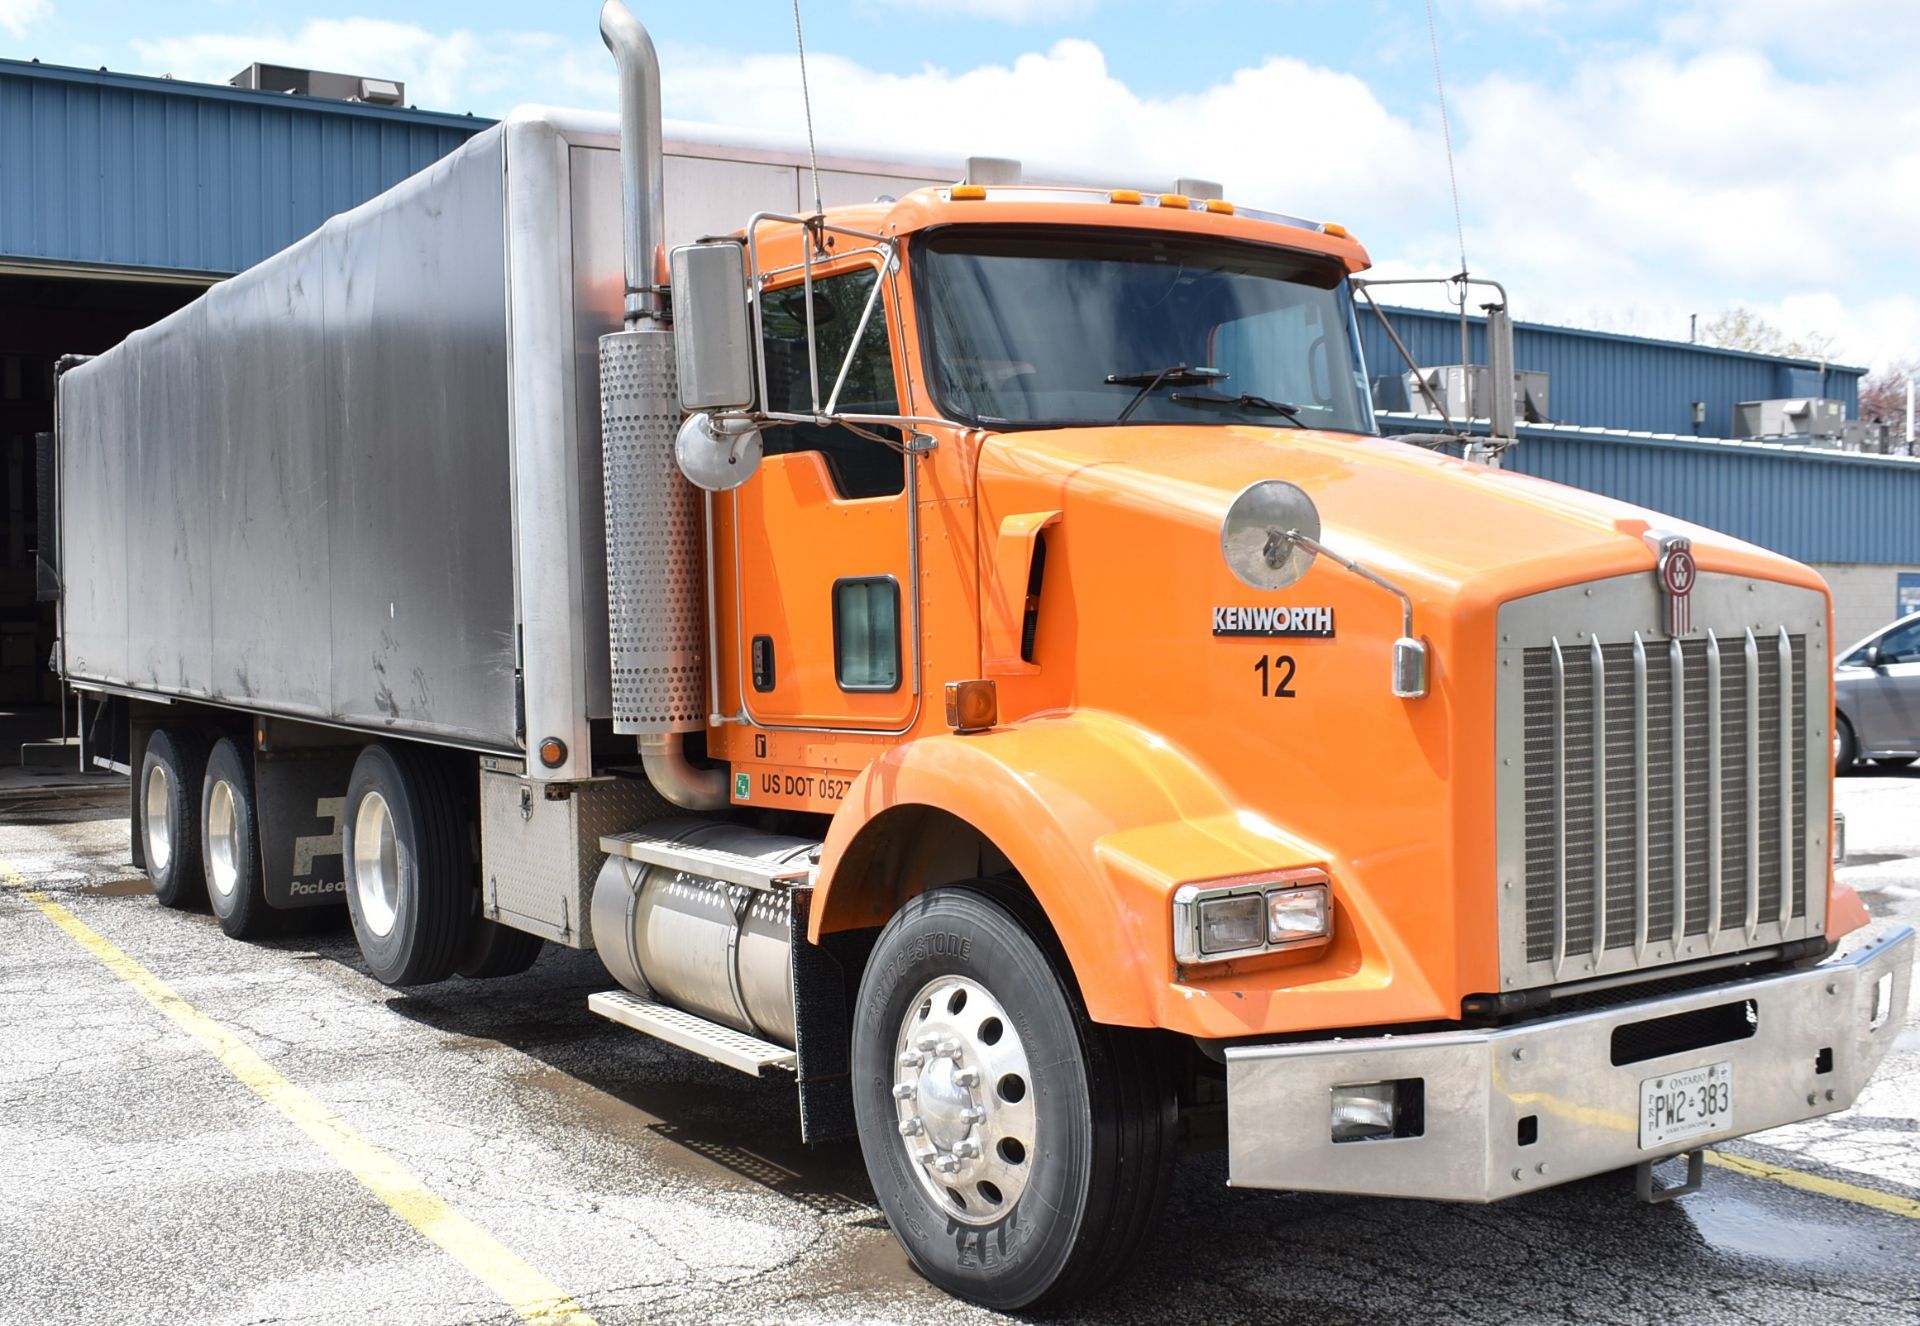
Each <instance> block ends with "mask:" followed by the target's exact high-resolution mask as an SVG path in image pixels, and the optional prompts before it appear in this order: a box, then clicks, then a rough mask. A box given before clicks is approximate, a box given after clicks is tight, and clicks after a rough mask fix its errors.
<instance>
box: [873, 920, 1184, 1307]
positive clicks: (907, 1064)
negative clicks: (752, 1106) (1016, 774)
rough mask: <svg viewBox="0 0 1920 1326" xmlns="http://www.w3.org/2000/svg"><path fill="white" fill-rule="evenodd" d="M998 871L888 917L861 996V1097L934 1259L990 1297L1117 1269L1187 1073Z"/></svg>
mask: <svg viewBox="0 0 1920 1326" xmlns="http://www.w3.org/2000/svg"><path fill="white" fill-rule="evenodd" d="M991 887H992V886H990V885H967V886H961V887H956V888H946V889H938V890H935V891H934V892H931V893H928V894H924V895H922V896H921V897H918V898H915V899H913V900H912V901H910V902H908V903H907V905H906V906H905V907H903V908H902V909H901V910H900V911H899V913H897V914H896V915H895V916H894V918H893V919H892V920H891V921H889V922H888V923H887V925H886V927H885V929H883V930H882V931H881V932H880V937H879V940H878V941H877V942H876V944H875V946H874V950H873V955H872V957H871V958H870V960H869V961H868V963H867V967H866V971H865V973H864V975H863V976H862V979H861V984H860V998H859V1004H858V1006H857V1007H856V1009H855V1011H854V1025H853V1081H854V1114H855V1119H856V1121H857V1123H858V1127H859V1134H860V1149H861V1152H862V1154H863V1155H864V1157H865V1159H866V1164H867V1172H868V1175H869V1177H870V1178H871V1179H872V1181H873V1187H874V1193H875V1195H876V1196H877V1197H878V1198H879V1201H880V1207H881V1209H882V1210H883V1211H884V1212H885V1213H886V1217H887V1222H888V1224H890V1225H891V1226H892V1228H893V1231H894V1234H895V1235H896V1237H898V1238H899V1240H900V1242H901V1244H902V1245H904V1247H905V1248H906V1251H907V1255H908V1256H909V1257H910V1258H911V1259H912V1260H913V1263H914V1265H915V1266H917V1267H918V1268H919V1270H920V1272H921V1274H923V1275H925V1276H926V1277H927V1279H928V1280H930V1281H932V1282H933V1283H934V1284H936V1285H938V1286H939V1287H940V1288H942V1289H944V1290H946V1291H947V1292H949V1293H952V1294H955V1295H958V1296H959V1297H962V1298H966V1299H969V1300H971V1301H973V1302H975V1303H979V1304H981V1305H983V1306H986V1307H990V1308H997V1309H1002V1310H1009V1309H1016V1308H1022V1307H1028V1306H1031V1305H1033V1304H1035V1303H1038V1302H1040V1301H1041V1300H1043V1299H1066V1298H1071V1297H1074V1296H1076V1295H1078V1294H1082V1293H1085V1292H1086V1291H1087V1290H1089V1289H1091V1288H1093V1287H1094V1286H1096V1285H1098V1284H1100V1283H1102V1282H1103V1281H1105V1280H1107V1279H1109V1278H1111V1277H1112V1276H1113V1275H1115V1274H1116V1273H1118V1272H1119V1271H1120V1270H1121V1269H1122V1267H1123V1266H1124V1265H1125V1263H1126V1262H1127V1260H1128V1259H1129V1258H1130V1257H1131V1256H1132V1254H1133V1253H1134V1252H1135V1251H1136V1250H1137V1249H1138V1247H1139V1245H1140V1243H1141V1241H1142V1240H1143V1239H1144V1237H1145V1236H1146V1234H1147V1232H1148V1231H1149V1229H1150V1228H1151V1226H1152V1224H1153V1221H1154V1218H1155V1217H1156V1216H1157V1214H1158V1211H1159V1207H1160V1205H1161V1203H1162V1201H1163V1200H1164V1198H1165V1195H1166V1186H1167V1181H1168V1178H1169V1176H1170V1167H1171V1161H1172V1152H1173V1130H1174V1122H1175V1109H1174V1095H1173V1086H1172V1077H1171V1075H1170V1074H1169V1073H1168V1072H1167V1071H1165V1068H1164V1065H1163V1062H1162V1059H1161V1056H1160V1054H1159V1053H1158V1042H1157V1041H1156V1040H1154V1039H1153V1038H1152V1033H1148V1032H1139V1031H1131V1030H1127V1029H1123V1028H1110V1027H1101V1026H1096V1025H1095V1024H1093V1023H1091V1022H1089V1021H1088V1020H1087V1018H1086V1014H1085V1012H1084V1011H1083V1010H1082V1008H1081V1006H1080V1001H1079V997H1078V995H1077V993H1076V992H1075V991H1074V990H1073V989H1072V988H1071V985H1070V984H1069V982H1068V981H1067V980H1065V979H1063V976H1062V972H1063V970H1064V962H1063V960H1062V959H1061V958H1060V957H1059V956H1058V955H1057V953H1055V952H1054V951H1052V945H1051V943H1050V942H1049V937H1048V936H1047V935H1046V931H1045V928H1044V922H1043V921H1042V920H1041V919H1040V918H1039V917H1038V915H1037V913H1035V912H1034V911H1033V910H1032V909H1031V908H1030V907H1028V906H1026V905H1024V900H1021V899H1012V898H1009V899H1007V900H1006V901H1005V902H1003V901H1001V900H1000V899H999V898H998V897H995V896H992V894H990V892H989V891H988V890H989V889H991Z"/></svg>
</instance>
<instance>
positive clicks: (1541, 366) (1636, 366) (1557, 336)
mask: <svg viewBox="0 0 1920 1326" xmlns="http://www.w3.org/2000/svg"><path fill="white" fill-rule="evenodd" d="M1384 312H1385V313H1386V314H1387V317H1388V318H1389V319H1390V320H1391V321H1392V323H1393V328H1394V330H1395V331H1396V332H1398V333H1399V334H1400V339H1401V341H1402V342H1404V343H1405V344H1406V347H1407V349H1408V350H1409V351H1411V352H1412V354H1413V357H1414V360H1415V362H1417V363H1419V364H1422V365H1425V366H1432V365H1436V364H1457V363H1459V362H1460V315H1459V314H1457V313H1439V312H1434V311H1432V310H1430V309H1412V308H1386V309H1384ZM1467 332H1468V341H1469V345H1470V347H1471V353H1472V357H1473V358H1472V362H1474V363H1476V364H1484V363H1486V362H1487V328H1486V319H1485V318H1482V317H1469V318H1468V319H1467ZM1360 339H1361V343H1362V344H1363V345H1364V346H1365V348H1366V353H1367V365H1368V367H1369V369H1370V371H1372V372H1373V373H1375V374H1393V373H1398V372H1400V371H1401V370H1402V369H1404V368H1405V367H1406V361H1405V360H1403V359H1402V358H1401V357H1400V352H1399V351H1398V350H1397V349H1395V348H1394V345H1393V341H1392V340H1391V338H1389V337H1388V335H1387V333H1386V330H1385V329H1384V328H1383V327H1381V325H1380V320H1379V319H1378V318H1377V317H1375V316H1374V315H1373V313H1372V312H1371V311H1369V310H1368V308H1367V306H1366V304H1365V302H1364V301H1362V303H1361V306H1360ZM1513 361H1514V367H1515V368H1518V369H1532V370H1536V371H1539V372H1544V373H1546V374H1547V375H1548V376H1549V379H1550V382H1551V409H1550V411H1549V413H1550V416H1551V419H1550V421H1551V422H1553V423H1561V424H1579V425H1582V426H1585V427H1590V428H1606V429H1613V430H1625V431H1631V432H1644V433H1679V434H1691V433H1693V431H1694V428H1693V403H1694V402H1695V401H1699V402H1701V403H1702V404H1704V405H1705V407H1706V416H1707V423H1706V425H1705V427H1704V428H1703V429H1702V430H1701V431H1702V432H1703V433H1704V435H1705V436H1707V437H1731V436H1733V407H1734V406H1735V405H1737V404H1739V403H1740V402H1741V401H1765V400H1778V399H1781V398H1784V397H1790V396H1825V397H1828V398H1830V399H1833V400H1837V401H1840V402H1841V403H1842V404H1843V405H1844V406H1845V407H1846V412H1847V417H1848V418H1853V417H1855V416H1856V415H1858V414H1859V412H1860V379H1861V378H1862V377H1864V376H1865V375H1866V371H1867V370H1866V369H1864V368H1853V367H1849V366H1847V365H1843V364H1828V363H1822V362H1820V361H1818V360H1813V359H1788V358H1783V357H1781V356H1778V355H1760V354H1750V353H1748V352H1747V351H1745V350H1723V349H1721V348H1720V347H1718V346H1713V345H1697V344H1693V343H1690V342H1686V341H1659V340H1654V339H1651V338H1649V337H1645V336H1622V335H1619V334H1618V333H1614V332H1598V331H1581V330H1578V329H1576V328H1572V327H1549V326H1544V325H1542V324H1539V323H1530V322H1517V323H1515V324H1514V328H1513Z"/></svg>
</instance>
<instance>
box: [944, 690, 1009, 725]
mask: <svg viewBox="0 0 1920 1326" xmlns="http://www.w3.org/2000/svg"><path fill="white" fill-rule="evenodd" d="M999 721H1000V692H999V687H997V686H996V685H994V683H993V682H991V681H950V682H948V683H947V726H948V727H950V728H952V729H953V730H954V731H955V732H958V733H961V734H962V735H964V734H966V733H968V732H985V731H986V730H987V729H988V728H990V727H992V726H993V725H994V724H995V723H997V722H999Z"/></svg>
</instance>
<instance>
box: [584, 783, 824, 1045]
mask: <svg viewBox="0 0 1920 1326" xmlns="http://www.w3.org/2000/svg"><path fill="white" fill-rule="evenodd" d="M648 830H649V832H650V833H652V834H655V835H658V836H659V837H662V838H668V839H671V840H673V841H675V842H677V843H679V844H681V845H683V846H685V847H688V848H690V849H700V850H706V851H713V852H722V853H726V854H728V855H731V856H735V857H747V858H751V859H753V860H757V861H764V862H766V863H768V864H769V865H792V866H794V867H795V868H796V869H805V867H806V865H807V862H808V858H809V856H810V855H811V853H812V852H813V851H815V850H816V849H817V848H818V847H819V844H818V843H817V842H814V841H811V840H809V839H805V838H790V837H784V836H781V835H777V834H767V833H761V832H760V831H758V830H756V829H748V828H742V827H741V826H739V825H736V824H719V823H715V822H713V821H711V820H667V821H662V822H660V823H658V824H653V825H649V826H648ZM791 912H792V904H791V901H790V900H789V898H788V896H787V894H786V893H785V892H783V891H778V890H769V889H753V888H747V887H744V886H742V885H739V884H731V883H727V882H725V881H723V880H717V879H712V878H709V877H707V876H704V875H700V874H696V873H693V872H690V871H686V870H675V869H672V868H669V867H665V866H657V865H648V864H644V863H642V862H639V861H633V860H628V859H627V858H625V857H621V856H610V857H608V858H607V862H606V864H605V865H604V866H603V867H602V868H601V870H600V877H599V879H598V880H597V881H596V882H595V884H594V889H593V934H594V940H595V943H596V945H597V947H598V949H599V952H600V959H601V961H603V962H604V963H606V965H607V970H608V971H609V972H611V973H613V978H614V979H615V980H616V981H618V982H620V984H621V985H622V986H624V987H625V988H626V989H628V990H631V991H633V993H635V994H638V995H643V996H646V997H647V998H651V999H657V1000H661V1001H663V1002H665V1003H668V1004H672V1005H673V1006H675V1007H676V1008H682V1009H685V1010H686V1011H687V1012H689V1013H694V1014H697V1015H698V1016H700V1017H703V1018H707V1019H709V1020H711V1021H714V1022H718V1023H720V1024H721V1025H723V1026H727V1027H732V1028H734V1029H735V1030H736V1031H743V1032H747V1033H748V1034H750V1035H755V1036H760V1037H763V1038H764V1039H766V1040H770V1041H774V1042H776V1043H778V1044H780V1045H785V1046H789V1047H791V1046H792V1045H793V1043H794V1028H793V947H792V938H791V933H790V930H789V922H790V918H791Z"/></svg>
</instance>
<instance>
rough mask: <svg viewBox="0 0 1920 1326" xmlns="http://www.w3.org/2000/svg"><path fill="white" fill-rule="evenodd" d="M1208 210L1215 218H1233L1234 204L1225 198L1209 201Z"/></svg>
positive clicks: (1210, 199)
mask: <svg viewBox="0 0 1920 1326" xmlns="http://www.w3.org/2000/svg"><path fill="white" fill-rule="evenodd" d="M1207 210H1208V211H1209V212H1212V213H1213V214H1214V215H1215V216H1232V215H1233V204H1232V203H1230V202H1228V201H1227V200H1226V199H1224V198H1209V199H1207Z"/></svg>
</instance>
